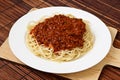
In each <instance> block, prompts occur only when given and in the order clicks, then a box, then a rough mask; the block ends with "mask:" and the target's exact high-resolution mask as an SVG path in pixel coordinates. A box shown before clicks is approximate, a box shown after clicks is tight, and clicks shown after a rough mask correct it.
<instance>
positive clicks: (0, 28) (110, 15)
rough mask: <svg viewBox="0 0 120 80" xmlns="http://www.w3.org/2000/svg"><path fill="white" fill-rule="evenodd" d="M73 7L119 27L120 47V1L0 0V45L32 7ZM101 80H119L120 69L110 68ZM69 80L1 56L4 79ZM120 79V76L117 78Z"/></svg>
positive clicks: (117, 43) (116, 42)
mask: <svg viewBox="0 0 120 80" xmlns="http://www.w3.org/2000/svg"><path fill="white" fill-rule="evenodd" d="M49 6H69V7H75V8H78V9H82V10H86V11H88V12H90V13H92V14H94V15H96V16H97V17H99V18H100V19H101V20H102V21H103V22H104V23H106V25H107V26H111V27H113V28H116V29H117V30H118V33H117V35H116V38H115V40H114V43H113V45H114V46H115V47H117V48H120V16H119V15H120V1H119V0H0V45H2V43H3V42H4V41H5V40H6V38H7V37H8V34H9V31H10V29H11V27H12V25H13V24H14V22H15V21H16V20H17V19H19V18H20V17H21V16H23V15H24V14H26V13H27V12H28V11H29V10H30V9H31V8H33V7H36V8H42V7H49ZM108 70H109V73H110V74H108V75H104V76H102V77H101V78H100V80H112V79H111V77H110V76H111V75H112V78H113V79H114V80H115V79H116V76H120V73H119V71H120V69H115V68H109V67H108V68H106V70H104V72H103V74H105V73H107V71H108ZM16 79H17V80H28V79H29V80H32V79H35V80H38V79H40V80H46V79H48V80H67V78H63V77H60V76H57V75H55V74H50V73H44V72H40V71H36V70H34V69H32V68H29V67H26V66H22V65H19V64H16V63H11V62H9V61H6V60H4V59H0V80H16ZM117 79H118V77H117ZM119 79H120V78H119Z"/></svg>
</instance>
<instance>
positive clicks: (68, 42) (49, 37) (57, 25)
mask: <svg viewBox="0 0 120 80" xmlns="http://www.w3.org/2000/svg"><path fill="white" fill-rule="evenodd" d="M85 32H86V28H85V23H84V22H83V21H82V19H77V18H69V17H67V16H65V15H62V14H59V15H55V16H54V17H51V18H47V19H45V21H43V22H41V23H39V24H37V25H36V26H35V27H34V28H33V29H32V30H31V32H30V34H33V35H34V37H35V39H36V40H37V42H38V44H39V45H41V44H44V45H45V46H46V47H49V48H52V49H53V50H54V52H57V51H60V50H71V49H73V48H76V47H80V48H82V47H83V43H84V39H83V35H84V33H85Z"/></svg>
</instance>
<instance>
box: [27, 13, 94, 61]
mask: <svg viewBox="0 0 120 80" xmlns="http://www.w3.org/2000/svg"><path fill="white" fill-rule="evenodd" d="M55 16H57V17H58V16H62V17H64V15H55ZM55 16H54V17H55ZM66 16H67V19H71V18H74V17H73V16H71V15H66ZM66 16H65V17H66ZM54 17H52V18H54ZM58 18H60V17H58ZM49 19H51V17H50V18H47V19H44V20H42V22H45V20H48V21H49ZM56 19H57V18H56ZM74 19H75V20H78V19H76V18H74ZM59 20H60V19H59ZM79 20H81V19H79ZM62 21H64V20H62ZM42 22H40V23H42ZM83 22H84V23H83V25H84V24H85V29H84V28H82V29H83V30H82V31H80V30H79V31H77V32H78V33H76V31H75V33H74V30H73V31H72V32H71V33H74V36H76V35H77V37H80V38H78V39H81V41H80V40H79V42H81V43H76V42H77V40H76V42H75V43H73V44H71V43H72V42H71V43H70V44H71V45H72V46H70V47H69V46H68V45H66V46H67V47H66V46H65V47H61V46H58V47H59V48H57V47H56V45H57V44H56V45H55V46H54V45H53V44H50V43H48V42H46V43H48V44H50V45H48V46H47V45H46V44H45V43H44V42H40V40H39V39H37V38H36V36H37V35H38V33H40V32H37V33H36V34H37V35H36V34H33V30H35V26H38V25H39V24H38V23H34V22H33V23H30V24H29V28H28V31H27V34H26V43H27V46H28V48H29V49H30V50H31V51H32V52H33V53H34V54H35V55H37V56H39V57H41V58H44V59H49V60H53V61H57V62H65V61H71V60H75V59H78V58H79V57H81V56H82V55H84V54H85V53H86V52H87V51H89V50H90V49H91V48H92V46H93V39H94V38H93V35H92V33H91V31H90V29H89V25H88V22H86V21H83ZM83 25H82V26H83ZM72 27H73V26H72ZM36 30H38V29H36ZM54 32H55V31H54ZM64 32H65V31H64ZM64 32H63V33H64ZM71 33H70V34H69V33H68V34H69V35H71ZM80 33H81V34H82V36H81V35H79V34H80ZM61 34H62V33H60V35H61ZM68 34H67V35H68ZM39 35H42V34H39ZM44 35H45V34H44ZM48 35H49V34H48ZM54 35H55V34H54ZM72 35H73V34H72ZM63 36H64V35H62V38H64V37H63ZM52 37H53V36H52ZM77 37H75V38H76V39H77ZM65 39H67V38H65ZM73 40H74V39H73ZM67 41H68V40H67ZM49 42H50V41H49ZM63 43H64V42H63ZM58 45H64V44H62V43H61V44H58ZM56 48H57V49H56Z"/></svg>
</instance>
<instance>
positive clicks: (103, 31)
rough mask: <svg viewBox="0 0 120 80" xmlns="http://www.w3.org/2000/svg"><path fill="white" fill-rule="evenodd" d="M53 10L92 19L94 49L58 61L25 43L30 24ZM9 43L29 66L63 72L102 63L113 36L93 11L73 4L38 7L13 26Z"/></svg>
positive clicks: (52, 71)
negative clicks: (81, 55) (71, 5)
mask: <svg viewBox="0 0 120 80" xmlns="http://www.w3.org/2000/svg"><path fill="white" fill-rule="evenodd" d="M54 13H60V14H72V15H74V16H75V17H77V18H82V19H85V20H88V21H89V22H90V28H91V30H92V33H93V34H94V36H95V42H94V46H93V48H92V49H91V50H90V51H89V52H88V53H87V54H86V55H84V56H83V57H81V58H79V59H77V60H75V61H70V62H64V63H57V62H52V61H48V60H44V59H41V58H39V57H37V56H35V55H34V54H32V53H31V52H30V51H29V50H28V49H27V47H26V45H25V33H26V31H27V24H28V23H29V22H30V21H38V20H39V19H40V18H41V17H42V16H45V15H47V16H49V15H52V14H54ZM9 44H10V48H11V50H12V51H13V53H14V55H15V56H16V57H17V58H18V59H19V60H21V61H22V62H23V63H25V64H26V65H28V66H30V67H32V68H34V69H37V70H40V71H44V72H50V73H59V74H63V73H73V72H78V71H82V70H85V69H88V68H90V67H92V66H94V65H96V64H97V63H99V62H100V61H101V60H102V59H103V58H104V57H105V56H106V55H107V53H108V51H109V49H110V47H111V35H110V32H109V30H108V28H107V27H106V25H105V24H104V23H103V22H102V21H101V20H100V19H99V18H97V17H96V16H94V15H92V14H91V13H88V12H86V11H83V10H79V9H75V8H70V7H48V8H41V9H38V10H35V11H33V12H30V13H28V14H26V15H24V16H22V17H21V18H20V19H18V20H17V21H16V22H15V24H14V25H13V27H12V28H11V31H10V34H9Z"/></svg>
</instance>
